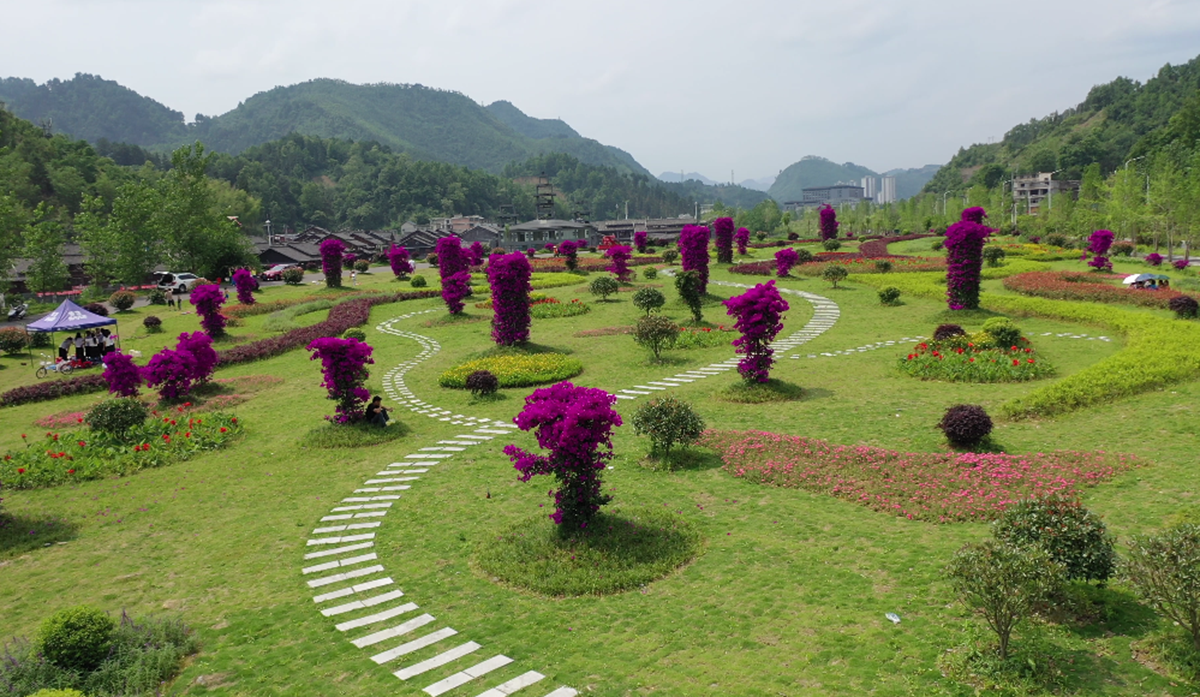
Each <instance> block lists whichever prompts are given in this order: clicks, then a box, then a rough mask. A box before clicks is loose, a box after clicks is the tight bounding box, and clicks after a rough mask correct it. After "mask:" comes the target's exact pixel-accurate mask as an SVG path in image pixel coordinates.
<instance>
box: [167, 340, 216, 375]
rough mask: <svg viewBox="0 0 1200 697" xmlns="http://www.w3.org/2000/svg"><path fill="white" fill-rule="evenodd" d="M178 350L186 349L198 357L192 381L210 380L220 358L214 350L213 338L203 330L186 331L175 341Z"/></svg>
mask: <svg viewBox="0 0 1200 697" xmlns="http://www.w3.org/2000/svg"><path fill="white" fill-rule="evenodd" d="M175 350H176V351H186V352H188V353H190V354H192V356H193V357H194V358H195V359H196V369H195V371H194V372H193V373H192V382H195V383H204V382H208V380H209V378H211V377H212V374H213V371H214V370H215V369H216V367H217V362H218V361H219V360H220V359H219V358H218V357H217V352H216V351H214V350H213V347H212V338H210V337H209V336H208V335H207V334H205V333H203V332H192V333H191V334H188V333H187V332H184V333H183V334H180V335H179V340H178V341H177V342H176V343H175Z"/></svg>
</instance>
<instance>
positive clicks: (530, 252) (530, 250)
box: [525, 247, 537, 259]
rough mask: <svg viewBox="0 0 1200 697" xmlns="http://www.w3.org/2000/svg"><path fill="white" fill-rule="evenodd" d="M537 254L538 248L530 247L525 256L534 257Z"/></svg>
mask: <svg viewBox="0 0 1200 697" xmlns="http://www.w3.org/2000/svg"><path fill="white" fill-rule="evenodd" d="M536 255H537V250H535V249H534V248H533V247H530V248H529V249H526V250H525V256H527V257H529V258H530V259H532V258H534V256H536Z"/></svg>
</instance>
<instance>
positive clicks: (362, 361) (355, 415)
mask: <svg viewBox="0 0 1200 697" xmlns="http://www.w3.org/2000/svg"><path fill="white" fill-rule="evenodd" d="M308 350H309V351H312V356H310V357H309V360H318V359H319V360H320V361H321V372H322V374H323V376H324V379H323V380H322V381H321V385H322V386H324V387H325V389H326V391H328V392H329V399H332V400H333V401H335V402H337V408H336V411H337V415H336V416H333V417H328V416H327V417H325V418H327V419H330V420H331V421H334V422H336V423H350V422H354V421H361V420H362V418H363V415H364V414H365V413H366V403H367V400H368V399H370V397H371V393H370V392H368V391H367V389H366V388H365V387H363V383H364V382H366V380H367V378H368V377H370V372H369V371H368V370H367V365H368V364H372V363H374V362H375V361H374V360H373V359H372V358H371V352H372V351H373V349H372V348H371V347H370V346H369V345H368V344H364V343H363V342H361V341H359V340H358V339H338V338H337V337H332V336H330V337H325V338H322V339H316V340H315V341H313V342H312V343H310V344H309V345H308Z"/></svg>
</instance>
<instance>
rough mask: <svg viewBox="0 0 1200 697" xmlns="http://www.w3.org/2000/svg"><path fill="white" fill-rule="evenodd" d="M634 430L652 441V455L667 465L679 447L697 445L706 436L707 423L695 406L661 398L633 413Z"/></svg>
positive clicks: (674, 399)
mask: <svg viewBox="0 0 1200 697" xmlns="http://www.w3.org/2000/svg"><path fill="white" fill-rule="evenodd" d="M632 423H633V430H634V431H635V432H636V433H637V434H638V435H646V436H649V437H650V453H651V454H652V455H659V456H661V457H662V459H663V460H664V461H669V460H670V458H671V448H673V447H674V446H675V444H676V443H680V444H682V445H689V444H691V443H695V442H696V440H697V439H698V438H700V434H702V433H703V432H704V420H703V419H701V418H700V415H699V414H697V413H696V410H695V409H692V405H690V404H688V403H687V402H685V401H683V400H681V399H676V398H675V397H661V398H658V399H651V400H650V401H649V402H645V403H643V404H642V405H641V406H639V407H638V408H637V411H635V412H634V413H633V419H632Z"/></svg>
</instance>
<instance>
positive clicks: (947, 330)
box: [933, 324, 967, 341]
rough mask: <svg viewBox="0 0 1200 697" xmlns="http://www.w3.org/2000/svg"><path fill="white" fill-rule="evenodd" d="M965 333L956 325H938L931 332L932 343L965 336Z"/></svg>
mask: <svg viewBox="0 0 1200 697" xmlns="http://www.w3.org/2000/svg"><path fill="white" fill-rule="evenodd" d="M966 333H967V331H966V330H965V329H963V328H962V327H960V326H959V325H957V324H939V325H938V326H937V329H934V330H933V340H934V341H946V340H947V339H950V338H951V337H955V336H965V335H966Z"/></svg>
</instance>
